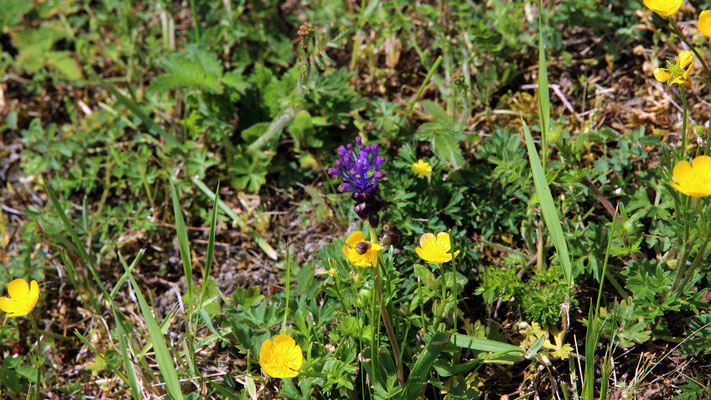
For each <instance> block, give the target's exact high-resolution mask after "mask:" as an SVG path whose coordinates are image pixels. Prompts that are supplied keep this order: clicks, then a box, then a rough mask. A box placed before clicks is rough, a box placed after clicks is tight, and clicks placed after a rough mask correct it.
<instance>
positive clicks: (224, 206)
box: [193, 179, 277, 260]
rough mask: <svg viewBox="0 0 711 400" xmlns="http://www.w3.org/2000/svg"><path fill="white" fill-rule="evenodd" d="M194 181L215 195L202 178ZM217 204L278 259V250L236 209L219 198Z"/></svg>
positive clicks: (265, 251)
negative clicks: (246, 221) (245, 220)
mask: <svg viewBox="0 0 711 400" xmlns="http://www.w3.org/2000/svg"><path fill="white" fill-rule="evenodd" d="M193 183H194V184H195V186H197V187H198V188H199V189H200V190H201V191H202V192H203V193H205V194H206V195H208V196H210V197H215V193H213V192H212V190H210V188H208V187H207V185H205V183H203V182H202V181H201V180H199V179H193ZM217 206H218V207H220V209H221V210H222V211H223V212H224V213H225V214H227V216H228V217H230V218H232V220H233V221H234V222H235V223H237V225H239V228H240V229H242V230H243V231H244V232H247V234H248V235H249V236H250V237H251V238H252V240H254V242H255V243H257V246H259V248H260V249H262V251H264V253H265V254H266V255H267V256H269V258H271V259H272V260H276V259H277V252H276V250H274V248H273V247H272V246H271V245H270V244H269V243H267V241H266V239H264V238H263V237H262V236H261V235H259V233H257V232H256V231H255V230H254V229H252V228H250V227H249V226H248V225H247V224H246V223H245V222H244V220H242V218H240V216H239V215H237V213H236V212H234V210H232V209H231V208H230V207H229V206H228V205H227V204H225V202H223V201H222V200H220V199H219V198H218V199H217Z"/></svg>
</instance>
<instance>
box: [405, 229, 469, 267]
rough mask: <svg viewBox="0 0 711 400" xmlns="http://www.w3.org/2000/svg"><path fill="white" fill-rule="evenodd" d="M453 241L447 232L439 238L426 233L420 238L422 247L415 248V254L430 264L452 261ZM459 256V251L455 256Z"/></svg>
mask: <svg viewBox="0 0 711 400" xmlns="http://www.w3.org/2000/svg"><path fill="white" fill-rule="evenodd" d="M451 246H452V245H451V241H450V239H449V234H448V233H447V232H440V233H438V234H437V236H435V235H433V234H431V233H424V234H423V235H422V236H421V237H420V246H419V247H415V253H417V255H418V256H419V257H420V258H421V259H423V260H424V261H425V262H426V263H428V264H442V263H445V262H448V261H452V254H450V253H449V251H450V249H451ZM457 254H459V251H457V252H455V253H454V255H457Z"/></svg>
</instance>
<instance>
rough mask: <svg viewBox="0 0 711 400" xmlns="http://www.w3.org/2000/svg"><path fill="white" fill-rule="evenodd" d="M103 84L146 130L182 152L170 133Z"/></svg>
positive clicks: (136, 106)
mask: <svg viewBox="0 0 711 400" xmlns="http://www.w3.org/2000/svg"><path fill="white" fill-rule="evenodd" d="M102 82H103V81H102ZM103 84H104V87H105V88H106V90H108V91H109V93H111V94H112V95H113V96H114V97H116V100H118V102H119V103H121V104H122V105H123V106H124V107H126V108H128V110H129V111H131V112H132V113H133V114H134V115H135V116H137V117H138V118H139V119H140V120H141V121H142V122H143V124H144V125H146V127H148V130H150V131H151V132H153V133H154V134H156V135H160V136H162V137H163V138H164V139H165V141H166V143H169V144H171V145H174V146H175V147H177V148H178V149H179V150H181V151H182V150H183V146H182V144H180V142H179V141H178V139H176V138H175V137H174V136H173V135H171V134H170V133H168V132H166V130H165V129H163V128H161V127H160V125H158V124H156V123H155V122H154V121H153V120H152V119H151V118H150V117H148V116H147V115H146V114H145V113H144V112H143V111H142V110H141V109H140V108H139V107H138V105H137V104H136V103H134V102H133V101H131V100H130V99H129V98H128V97H126V96H124V95H122V94H121V92H119V91H118V90H116V88H115V87H114V86H113V85H111V84H110V83H107V82H103Z"/></svg>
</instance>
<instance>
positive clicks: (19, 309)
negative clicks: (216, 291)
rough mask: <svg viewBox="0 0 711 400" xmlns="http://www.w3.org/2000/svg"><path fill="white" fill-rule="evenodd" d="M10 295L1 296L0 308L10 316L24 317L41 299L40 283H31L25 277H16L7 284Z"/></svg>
mask: <svg viewBox="0 0 711 400" xmlns="http://www.w3.org/2000/svg"><path fill="white" fill-rule="evenodd" d="M7 293H8V294H9V295H10V297H9V298H8V297H0V310H3V311H5V312H6V313H8V317H22V316H24V315H27V314H29V313H30V311H32V309H33V308H34V307H35V304H37V300H38V299H39V285H38V284H37V281H32V283H31V284H30V285H28V284H27V281H25V280H24V279H15V280H14V281H12V282H10V283H9V284H8V285H7Z"/></svg>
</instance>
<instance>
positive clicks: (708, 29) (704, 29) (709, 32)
mask: <svg viewBox="0 0 711 400" xmlns="http://www.w3.org/2000/svg"><path fill="white" fill-rule="evenodd" d="M696 27H697V28H699V32H701V34H702V35H704V36H706V37H707V38H709V39H711V10H706V11H701V14H699V20H698V21H696Z"/></svg>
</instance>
